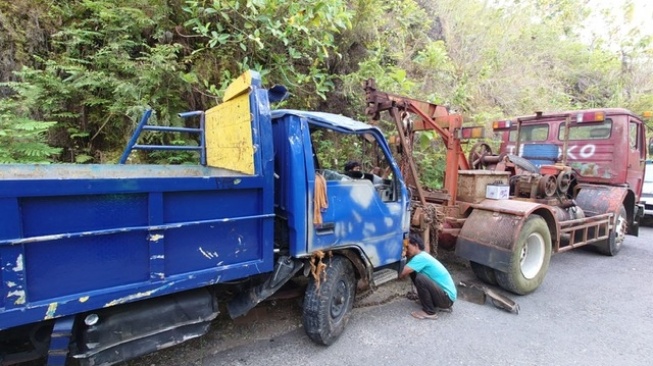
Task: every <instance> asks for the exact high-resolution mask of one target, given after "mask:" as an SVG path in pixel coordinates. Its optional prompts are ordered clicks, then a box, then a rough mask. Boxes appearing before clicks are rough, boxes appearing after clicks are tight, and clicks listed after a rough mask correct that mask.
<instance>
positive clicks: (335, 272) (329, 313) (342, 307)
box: [302, 256, 356, 346]
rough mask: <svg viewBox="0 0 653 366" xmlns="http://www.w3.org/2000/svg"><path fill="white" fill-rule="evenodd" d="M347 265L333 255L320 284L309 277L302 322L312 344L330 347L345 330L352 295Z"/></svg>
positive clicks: (351, 273) (350, 270)
mask: <svg viewBox="0 0 653 366" xmlns="http://www.w3.org/2000/svg"><path fill="white" fill-rule="evenodd" d="M355 280H356V278H355V277H354V269H353V268H352V266H351V262H349V260H348V259H346V258H344V257H339V256H335V257H333V258H332V259H331V261H330V262H329V263H328V264H327V267H326V269H325V270H324V272H323V273H322V275H321V281H320V282H319V286H318V282H317V281H315V279H314V278H311V280H310V282H309V284H308V287H307V288H306V294H305V295H304V310H303V314H302V322H303V324H304V330H305V331H306V334H307V335H308V337H309V338H310V339H311V340H313V341H314V342H315V343H319V344H323V345H326V346H328V345H330V344H332V343H333V342H335V340H336V339H337V338H338V336H340V334H341V333H342V332H343V330H344V329H345V326H346V325H347V322H348V321H349V316H350V315H351V309H352V307H353V305H354V297H355V294H356V281H355Z"/></svg>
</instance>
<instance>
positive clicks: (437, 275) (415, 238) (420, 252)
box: [399, 234, 457, 319]
mask: <svg viewBox="0 0 653 366" xmlns="http://www.w3.org/2000/svg"><path fill="white" fill-rule="evenodd" d="M406 256H407V257H408V263H406V265H405V266H404V268H403V270H402V271H401V274H400V275H399V278H405V277H406V276H408V275H410V279H411V280H412V281H413V285H415V288H416V289H417V296H418V297H419V302H420V304H421V305H422V310H418V311H413V312H412V313H411V315H412V316H413V317H415V318H417V319H437V317H438V316H437V314H436V312H437V311H451V307H452V306H453V303H454V301H456V296H457V292H456V285H455V284H454V282H453V278H451V275H450V274H449V271H447V269H446V268H444V266H443V265H442V263H440V262H439V261H438V260H437V259H435V258H433V257H432V256H431V255H430V254H429V253H427V252H425V251H424V242H423V241H422V238H420V237H419V235H417V234H410V237H409V239H408V248H407V250H406Z"/></svg>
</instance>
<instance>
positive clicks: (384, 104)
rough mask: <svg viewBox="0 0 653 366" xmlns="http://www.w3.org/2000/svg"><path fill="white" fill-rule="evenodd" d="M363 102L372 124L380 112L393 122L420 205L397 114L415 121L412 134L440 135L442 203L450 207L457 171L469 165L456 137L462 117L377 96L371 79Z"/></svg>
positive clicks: (421, 104) (402, 99)
mask: <svg viewBox="0 0 653 366" xmlns="http://www.w3.org/2000/svg"><path fill="white" fill-rule="evenodd" d="M365 102H366V104H367V108H366V109H365V113H366V114H367V115H368V116H369V117H370V119H371V120H372V121H378V120H380V118H381V117H380V114H381V112H383V111H388V112H389V114H390V116H391V117H392V119H393V120H394V121H395V124H396V127H397V130H398V132H400V135H401V146H402V148H403V151H404V152H405V155H406V158H407V159H408V162H409V166H410V171H411V174H412V176H413V179H414V180H415V184H416V185H417V190H418V194H419V199H420V202H421V203H422V204H426V199H425V198H424V192H423V190H422V187H421V185H420V184H419V177H418V176H417V169H416V167H415V161H414V159H413V156H412V147H411V145H410V144H409V142H408V139H407V138H406V131H405V130H404V127H403V125H402V120H401V112H407V113H410V114H412V115H414V116H416V117H417V121H415V124H414V127H413V131H421V130H435V131H436V132H437V133H438V134H439V135H440V137H441V138H442V141H443V142H444V144H445V146H446V148H447V153H446V165H445V176H444V190H445V191H446V192H447V193H448V194H449V196H448V197H447V202H446V203H447V205H449V206H452V205H454V204H455V200H456V194H457V190H458V170H459V169H469V162H468V161H467V158H466V157H465V154H464V152H463V150H462V147H461V143H460V138H459V137H458V136H457V134H458V133H459V131H460V129H461V128H462V122H463V119H462V116H461V115H459V114H450V113H449V111H448V110H447V109H446V108H445V107H443V106H439V105H436V104H433V103H429V102H424V101H419V100H416V99H411V98H406V97H402V96H398V95H394V94H390V93H385V92H380V91H378V90H377V89H376V84H375V82H374V79H369V80H367V81H366V82H365Z"/></svg>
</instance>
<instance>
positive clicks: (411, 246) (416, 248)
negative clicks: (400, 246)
mask: <svg viewBox="0 0 653 366" xmlns="http://www.w3.org/2000/svg"><path fill="white" fill-rule="evenodd" d="M422 250H424V241H423V240H422V238H421V237H420V236H419V235H418V234H416V233H411V234H410V236H409V237H408V248H406V254H407V255H408V256H409V257H412V256H414V255H417V254H419V252H421V251H422Z"/></svg>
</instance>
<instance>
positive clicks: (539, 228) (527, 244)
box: [495, 215, 551, 295]
mask: <svg viewBox="0 0 653 366" xmlns="http://www.w3.org/2000/svg"><path fill="white" fill-rule="evenodd" d="M550 260H551V232H550V231H549V227H548V226H547V224H546V221H544V219H543V218H542V217H541V216H539V215H531V216H530V217H529V218H528V219H526V222H525V223H524V226H523V227H522V229H521V232H520V233H519V237H518V239H517V243H515V248H514V250H513V252H512V257H511V259H510V264H509V270H508V272H501V271H495V274H496V277H497V282H498V283H499V286H501V287H502V288H504V289H506V290H508V291H510V292H513V293H515V294H518V295H526V294H528V293H531V292H533V291H535V289H537V288H538V287H539V286H540V285H541V284H542V281H544V277H545V276H546V272H547V270H548V269H549V261H550Z"/></svg>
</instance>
